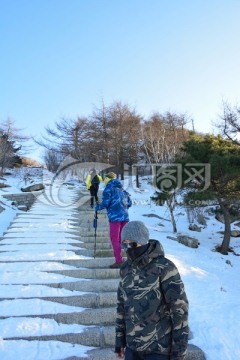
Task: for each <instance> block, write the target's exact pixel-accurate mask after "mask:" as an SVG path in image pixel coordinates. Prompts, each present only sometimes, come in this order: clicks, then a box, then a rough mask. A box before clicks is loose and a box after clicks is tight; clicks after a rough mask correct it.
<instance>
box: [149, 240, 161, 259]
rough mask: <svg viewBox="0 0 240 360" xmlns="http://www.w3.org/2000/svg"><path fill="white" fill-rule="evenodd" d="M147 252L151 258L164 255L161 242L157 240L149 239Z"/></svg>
mask: <svg viewBox="0 0 240 360" xmlns="http://www.w3.org/2000/svg"><path fill="white" fill-rule="evenodd" d="M147 254H148V256H149V257H151V258H155V257H158V256H165V253H164V249H163V246H162V244H161V243H160V242H159V241H158V240H154V239H149V248H148V251H147Z"/></svg>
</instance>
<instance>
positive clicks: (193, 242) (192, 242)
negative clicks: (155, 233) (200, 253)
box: [177, 235, 199, 248]
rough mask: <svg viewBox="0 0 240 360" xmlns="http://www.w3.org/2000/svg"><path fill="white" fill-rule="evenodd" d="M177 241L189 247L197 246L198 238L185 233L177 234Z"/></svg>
mask: <svg viewBox="0 0 240 360" xmlns="http://www.w3.org/2000/svg"><path fill="white" fill-rule="evenodd" d="M177 241H178V242H179V243H180V244H183V245H186V246H188V247H191V248H198V245H199V243H198V240H197V239H194V238H192V237H190V236H187V235H178V237H177Z"/></svg>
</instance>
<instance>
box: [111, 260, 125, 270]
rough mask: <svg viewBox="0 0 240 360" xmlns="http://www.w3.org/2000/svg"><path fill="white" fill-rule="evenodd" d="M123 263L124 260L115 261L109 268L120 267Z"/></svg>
mask: <svg viewBox="0 0 240 360" xmlns="http://www.w3.org/2000/svg"><path fill="white" fill-rule="evenodd" d="M122 264H123V261H122V262H115V263H114V264H112V265H110V266H109V268H110V269H119V268H120V266H121V265H122Z"/></svg>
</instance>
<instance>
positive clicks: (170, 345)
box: [115, 221, 189, 360]
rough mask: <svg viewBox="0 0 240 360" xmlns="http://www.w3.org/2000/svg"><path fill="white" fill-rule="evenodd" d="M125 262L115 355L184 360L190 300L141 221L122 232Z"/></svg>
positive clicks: (128, 359)
mask: <svg viewBox="0 0 240 360" xmlns="http://www.w3.org/2000/svg"><path fill="white" fill-rule="evenodd" d="M121 239H122V245H123V247H124V248H125V250H126V253H127V257H128V259H127V261H126V262H124V263H123V265H122V266H121V268H120V277H121V279H120V282H119V286H118V292H117V317H116V343H115V346H116V348H115V353H116V354H117V356H118V357H120V358H121V357H123V356H125V360H148V359H149V360H150V359H151V360H164V359H165V360H183V359H184V358H185V355H186V351H187V343H188V332H189V330H188V300H187V296H186V293H185V290H184V284H183V282H182V280H181V277H180V274H179V272H178V269H177V267H176V266H175V265H174V263H173V262H172V261H170V260H169V259H167V258H165V256H164V250H163V247H162V245H161V244H160V242H159V241H157V240H149V233H148V229H147V228H146V227H145V225H144V223H142V222H141V221H130V222H129V223H128V224H127V225H125V227H124V228H123V230H122V234H121Z"/></svg>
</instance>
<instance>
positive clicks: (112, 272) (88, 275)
mask: <svg viewBox="0 0 240 360" xmlns="http://www.w3.org/2000/svg"><path fill="white" fill-rule="evenodd" d="M47 272H48V273H53V274H61V275H65V276H69V277H73V278H82V279H113V278H114V279H115V278H116V279H119V269H108V268H104V269H74V270H51V271H47Z"/></svg>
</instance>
